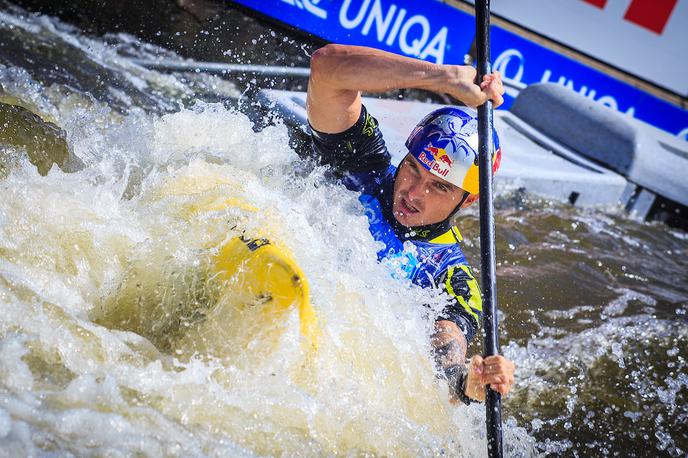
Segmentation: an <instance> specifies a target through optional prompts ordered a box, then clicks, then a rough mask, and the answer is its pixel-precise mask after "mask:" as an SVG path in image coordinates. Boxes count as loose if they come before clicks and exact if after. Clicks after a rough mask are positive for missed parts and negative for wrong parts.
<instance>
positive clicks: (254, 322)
mask: <svg viewBox="0 0 688 458" xmlns="http://www.w3.org/2000/svg"><path fill="white" fill-rule="evenodd" d="M211 269H212V271H211V275H212V276H211V278H210V279H209V282H210V283H212V284H214V285H216V287H218V288H219V298H218V302H217V304H216V305H215V306H214V307H213V309H212V310H209V311H208V312H207V313H206V315H205V317H204V319H203V320H202V321H200V322H199V323H197V324H196V325H194V326H193V327H192V328H191V329H189V331H188V332H187V333H186V335H185V336H184V339H183V342H182V344H181V346H180V347H181V348H184V349H186V350H194V351H203V352H208V353H213V354H227V350H228V347H231V349H229V350H230V351H229V352H230V353H234V352H236V351H252V352H259V353H263V352H265V351H267V352H269V351H271V350H272V349H273V346H274V345H276V344H277V343H278V340H279V338H280V336H281V335H282V333H283V332H284V329H285V320H286V319H287V318H288V315H289V313H290V312H291V311H293V310H298V315H299V316H298V318H299V330H300V334H301V336H302V341H303V343H304V347H305V349H306V350H307V351H309V352H310V351H313V350H316V349H317V345H318V342H317V340H318V336H317V333H318V327H317V320H316V315H315V311H314V310H313V306H312V305H311V302H310V293H309V289H308V281H307V280H306V277H305V275H304V274H303V272H302V271H301V269H300V268H299V266H298V265H297V264H296V262H295V261H294V260H293V259H292V257H291V255H290V254H289V253H288V252H287V251H286V250H285V249H283V248H280V247H278V246H276V245H274V244H273V243H271V242H270V241H269V240H267V239H264V238H256V239H249V238H245V237H234V238H232V239H231V240H229V241H228V242H226V243H224V244H223V245H221V246H220V247H218V249H217V253H216V254H215V255H214V256H213V258H212V267H211ZM256 345H259V346H260V348H252V346H256Z"/></svg>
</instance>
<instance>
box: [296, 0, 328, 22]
mask: <svg viewBox="0 0 688 458" xmlns="http://www.w3.org/2000/svg"><path fill="white" fill-rule="evenodd" d="M301 1H302V2H303V7H304V8H306V11H308V12H309V13H311V14H314V15H316V16H318V17H319V18H320V19H327V11H325V10H324V9H322V8H318V7H317V6H315V5H317V4H318V3H320V0H301Z"/></svg>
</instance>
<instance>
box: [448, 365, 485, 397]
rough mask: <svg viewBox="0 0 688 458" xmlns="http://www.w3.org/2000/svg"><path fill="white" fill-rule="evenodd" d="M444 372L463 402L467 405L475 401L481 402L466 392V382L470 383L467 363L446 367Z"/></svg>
mask: <svg viewBox="0 0 688 458" xmlns="http://www.w3.org/2000/svg"><path fill="white" fill-rule="evenodd" d="M444 374H445V376H446V377H447V382H448V383H449V386H450V388H451V389H452V391H453V392H454V395H455V396H456V397H457V398H459V400H460V401H461V402H463V403H464V404H466V405H469V404H472V403H474V402H480V401H478V400H476V399H472V398H471V397H470V396H468V395H467V394H466V384H467V383H468V366H466V365H465V364H456V365H453V366H449V367H447V368H445V369H444Z"/></svg>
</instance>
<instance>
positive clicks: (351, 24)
mask: <svg viewBox="0 0 688 458" xmlns="http://www.w3.org/2000/svg"><path fill="white" fill-rule="evenodd" d="M350 5H351V0H344V4H343V5H342V9H340V10H339V22H340V24H342V27H344V28H346V29H353V28H355V27H357V26H358V25H359V24H360V23H361V22H362V21H363V18H364V17H365V14H366V11H368V6H369V5H370V0H363V4H362V5H361V9H359V10H358V14H357V15H356V17H355V18H354V19H353V20H351V19H349V18H348V17H347V16H348V15H347V12H348V11H349V6H350Z"/></svg>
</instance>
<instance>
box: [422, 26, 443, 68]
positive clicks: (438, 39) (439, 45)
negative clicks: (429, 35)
mask: <svg viewBox="0 0 688 458" xmlns="http://www.w3.org/2000/svg"><path fill="white" fill-rule="evenodd" d="M446 47H447V28H446V27H442V28H441V29H440V31H439V32H438V33H437V35H435V38H433V39H432V40H431V41H430V43H429V44H428V45H427V46H426V47H425V49H424V50H423V52H422V53H421V54H420V58H421V59H427V57H428V56H432V57H434V58H435V63H436V64H441V63H444V49H445V48H446Z"/></svg>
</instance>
